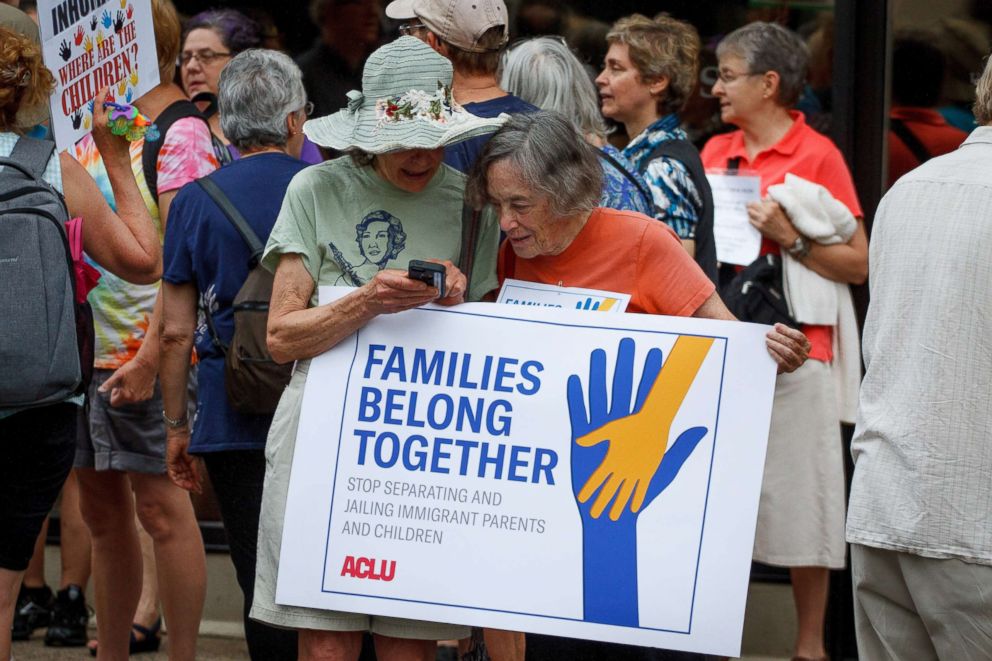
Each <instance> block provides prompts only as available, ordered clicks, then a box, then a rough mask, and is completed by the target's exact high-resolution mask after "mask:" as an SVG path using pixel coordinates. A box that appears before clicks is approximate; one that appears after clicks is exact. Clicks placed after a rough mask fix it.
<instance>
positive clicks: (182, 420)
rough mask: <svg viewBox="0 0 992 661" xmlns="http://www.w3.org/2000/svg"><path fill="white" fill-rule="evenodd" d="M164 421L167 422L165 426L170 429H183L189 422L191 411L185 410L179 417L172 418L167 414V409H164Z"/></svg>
mask: <svg viewBox="0 0 992 661" xmlns="http://www.w3.org/2000/svg"><path fill="white" fill-rule="evenodd" d="M162 421H163V422H165V426H166V427H169V428H170V429H181V428H183V427H185V426H187V425H188V424H189V413H187V412H186V411H184V412H183V414H182V415H181V416H179V417H178V418H170V417H169V416H167V415H166V414H165V410H164V409H163V411H162Z"/></svg>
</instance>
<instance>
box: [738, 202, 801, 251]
mask: <svg viewBox="0 0 992 661" xmlns="http://www.w3.org/2000/svg"><path fill="white" fill-rule="evenodd" d="M747 216H748V219H749V220H750V221H751V224H752V225H753V226H754V227H755V229H757V230H758V231H759V232H761V236H763V237H765V238H767V239H769V240H771V241H774V242H775V243H777V244H779V245H780V246H791V245H792V244H793V243H795V241H796V238H797V237H799V232H798V231H796V228H795V227H794V226H793V224H792V221H791V220H789V216H788V215H787V214H786V213H785V210H784V209H783V208H782V205H780V204H779V203H778V202H776V201H775V200H773V199H771V198H768V197H766V198H765V199H763V200H761V201H759V202H751V203H750V204H748V205H747Z"/></svg>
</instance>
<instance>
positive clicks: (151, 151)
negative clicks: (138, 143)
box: [141, 99, 209, 204]
mask: <svg viewBox="0 0 992 661" xmlns="http://www.w3.org/2000/svg"><path fill="white" fill-rule="evenodd" d="M186 117H199V118H200V119H202V120H203V121H204V122H206V121H207V120H206V119H205V118H204V117H203V115H202V114H201V113H200V111H199V110H198V109H197V107H196V106H195V105H193V104H192V103H191V102H190V101H187V100H186V99H180V100H179V101H175V102H174V103H172V104H170V105H169V106H168V107H167V108H166V109H165V110H163V111H162V112H161V113H159V115H158V117H156V118H155V127H156V128H157V129H158V133H159V135H160V136H161V137H160V138H159V139H158V140H154V141H148V140H145V144H144V146H143V147H142V148H141V169H142V171H143V172H144V173H145V183H146V184H147V185H148V190H149V191H150V192H151V194H152V197H153V198H154V199H155V202H156V204H157V203H158V169H157V165H158V154H159V152H160V151H162V145H164V144H165V136H166V134H167V133H168V132H169V127H171V126H172V125H173V124H175V123H176V122H178V121H179V120H180V119H184V118H186ZM208 127H209V126H208Z"/></svg>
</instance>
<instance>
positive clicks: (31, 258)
mask: <svg viewBox="0 0 992 661" xmlns="http://www.w3.org/2000/svg"><path fill="white" fill-rule="evenodd" d="M54 149H55V145H54V144H53V143H51V142H47V141H42V140H34V139H30V138H20V139H18V141H17V144H16V145H15V146H14V150H13V152H12V153H11V155H10V157H9V158H0V411H2V410H4V409H16V408H26V407H31V406H42V405H45V404H54V403H56V402H60V401H62V400H64V399H66V398H67V397H69V396H71V395H72V394H74V393H75V392H76V391H77V389H78V387H79V384H80V382H81V378H82V374H81V370H80V358H79V346H78V344H77V340H76V306H75V277H74V271H73V262H72V254H71V252H70V250H69V241H68V236H67V234H66V222H67V221H68V220H69V211H68V209H67V208H66V205H65V200H64V199H63V197H62V195H61V194H60V193H59V192H58V191H56V190H55V189H54V188H53V187H52V186H50V185H49V184H48V183H47V182H46V181H45V180H44V179H43V178H42V175H43V173H44V172H45V167H46V166H47V165H48V161H49V159H50V158H51V157H52V153H53V151H54Z"/></svg>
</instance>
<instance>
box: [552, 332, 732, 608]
mask: <svg viewBox="0 0 992 661" xmlns="http://www.w3.org/2000/svg"><path fill="white" fill-rule="evenodd" d="M712 344H713V340H712V339H710V338H702V337H691V336H680V337H679V338H678V339H677V340H676V341H675V344H674V345H673V346H672V348H671V350H670V351H669V353H668V356H667V359H665V360H664V361H663V360H662V359H663V356H662V352H661V350H659V349H657V348H652V349H651V350H649V351H648V353H647V355H646V356H645V358H644V365H643V369H642V370H641V379H640V383H639V384H638V388H637V393H636V398H635V397H634V358H635V343H634V340H632V339H630V338H624V339H623V340H621V341H620V346H619V349H618V351H617V358H616V367H615V369H614V373H613V389H612V394H611V395H609V396H608V395H607V379H606V352H605V351H603V350H601V349H597V350H596V351H594V352H593V353H592V355H591V356H590V361H589V383H588V396H589V397H588V399H589V408H588V411H587V410H586V404H585V402H586V396H585V393H584V392H583V389H582V381H581V378H580V377H579V376H578V375H572V376H570V377H569V379H568V410H569V417H570V419H571V424H572V459H571V468H572V491H573V493H574V494H575V498H576V502H577V503H578V506H579V513H580V515H581V517H582V535H583V593H584V607H585V608H584V618H585V619H586V620H587V621H592V622H601V623H604V624H616V625H621V626H637V625H638V605H637V518H638V515H639V514H640V513H641V512H642V511H643V509H644V508H645V507H647V506H648V505H650V504H651V502H652V501H653V500H654V499H655V498H656V497H657V496H658V495H659V494H660V493H661V492H662V491H664V490H665V489H666V488H667V487H668V485H669V484H671V483H672V481H673V480H674V479H675V477H676V476H677V475H678V473H679V471H680V470H681V468H682V466H683V465H684V464H685V461H686V459H688V458H689V456H690V455H691V454H692V452H693V450H695V448H696V446H697V445H698V444H699V442H700V440H702V439H703V437H704V436H705V435H706V434H707V432H708V429H707V428H706V427H691V428H689V429H684V430H678V429H672V425H673V423H674V421H675V417H676V415H677V414H678V412H679V410H680V409H681V408H682V404H683V402H684V400H685V397H686V395H687V394H688V392H689V390H690V388H691V387H692V384H693V383H694V381H695V379H696V376H697V374H698V373H699V370H700V368H701V367H702V365H703V362H704V360H705V359H706V355H707V354H708V353H709V350H710V347H711V346H712ZM608 402H609V405H608ZM676 433H677V437H676V438H675V440H674V442H671V443H670V439H671V438H672V437H673V436H674V435H675V434H676ZM607 511H608V515H607V516H603V514H604V513H607Z"/></svg>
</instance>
